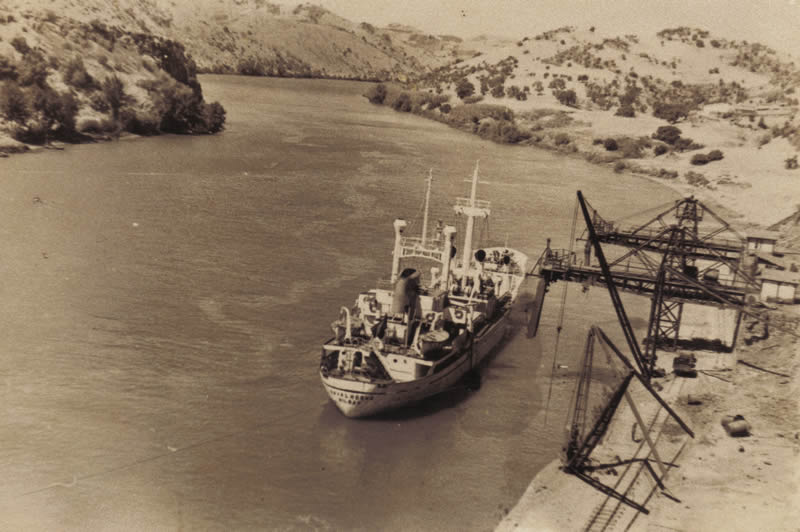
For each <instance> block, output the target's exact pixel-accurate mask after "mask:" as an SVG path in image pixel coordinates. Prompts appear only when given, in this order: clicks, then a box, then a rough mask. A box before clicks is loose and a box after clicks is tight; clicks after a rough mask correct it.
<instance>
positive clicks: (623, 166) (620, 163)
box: [614, 161, 628, 174]
mask: <svg viewBox="0 0 800 532" xmlns="http://www.w3.org/2000/svg"><path fill="white" fill-rule="evenodd" d="M627 167H628V165H627V164H625V161H617V163H616V164H615V165H614V171H615V172H616V173H618V174H619V173H621V172H624V171H625V169H626V168H627Z"/></svg>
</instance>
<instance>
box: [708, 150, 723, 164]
mask: <svg viewBox="0 0 800 532" xmlns="http://www.w3.org/2000/svg"><path fill="white" fill-rule="evenodd" d="M707 157H708V162H711V161H721V160H722V158H723V155H722V152H721V151H720V150H711V151H710V152H708V155H707Z"/></svg>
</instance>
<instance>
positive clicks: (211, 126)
mask: <svg viewBox="0 0 800 532" xmlns="http://www.w3.org/2000/svg"><path fill="white" fill-rule="evenodd" d="M225 118H226V113H225V108H224V107H222V104H221V103H219V102H211V103H207V104H204V108H203V120H204V121H205V126H206V131H207V133H211V134H214V133H219V132H220V131H222V130H223V129H225Z"/></svg>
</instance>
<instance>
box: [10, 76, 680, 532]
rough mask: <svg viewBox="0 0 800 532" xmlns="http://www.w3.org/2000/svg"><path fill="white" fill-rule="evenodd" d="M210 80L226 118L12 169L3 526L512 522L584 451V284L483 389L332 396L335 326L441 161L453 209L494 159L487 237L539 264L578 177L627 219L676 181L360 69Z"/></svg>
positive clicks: (564, 229)
mask: <svg viewBox="0 0 800 532" xmlns="http://www.w3.org/2000/svg"><path fill="white" fill-rule="evenodd" d="M202 82H203V85H204V90H205V93H206V97H207V99H209V100H215V99H218V100H220V101H221V102H222V103H223V104H224V106H225V107H226V109H227V111H228V127H227V130H226V131H225V132H224V133H223V134H220V135H217V136H202V137H183V136H165V137H158V138H137V139H132V140H123V141H119V142H111V143H103V144H99V145H82V146H71V147H69V148H68V149H67V150H65V151H63V152H53V151H45V152H40V153H36V154H29V155H23V156H14V157H11V158H9V159H4V160H0V176H1V178H0V179H1V181H0V207H2V209H0V211H2V212H1V213H0V221H1V222H2V223H0V239H1V240H2V242H3V245H2V259H0V272H2V283H1V284H0V290H1V292H0V293H2V302H3V305H2V308H1V309H0V318H1V319H2V331H3V332H2V344H0V347H1V348H2V355H0V400H1V401H2V404H0V474H1V475H2V478H3V482H2V483H0V529H3V530H179V529H186V530H195V529H214V530H222V529H225V530H228V529H235V530H251V529H253V530H255V529H261V530H263V529H268V530H272V529H279V530H490V529H492V528H493V527H494V526H495V525H496V524H497V523H498V522H499V520H500V519H501V517H502V516H503V514H504V513H505V512H506V511H507V510H508V509H509V508H510V507H512V506H513V505H514V504H515V502H516V501H517V499H518V498H519V497H520V496H521V494H522V493H523V492H524V490H525V488H526V486H527V485H528V483H529V482H530V480H531V478H532V477H533V476H534V475H535V473H536V472H537V471H538V470H539V469H540V468H541V467H542V466H543V465H544V464H546V463H547V462H549V461H550V460H552V459H553V458H555V457H556V456H557V453H558V451H559V449H560V447H561V444H562V436H563V426H564V412H565V411H566V409H567V403H568V402H569V393H570V391H571V386H572V384H571V383H572V382H573V380H574V379H571V378H570V373H569V370H566V371H562V373H561V374H560V375H559V378H557V379H556V380H555V381H554V385H553V387H552V389H550V388H549V375H550V365H551V362H552V356H553V352H554V350H555V343H556V333H555V331H556V325H557V322H558V314H559V309H560V301H559V300H560V295H561V288H560V287H558V286H556V287H554V288H552V289H551V295H550V296H549V297H548V303H547V305H546V308H545V313H544V317H543V323H542V330H541V333H540V334H539V336H538V337H537V338H534V339H527V338H526V337H525V335H524V334H517V335H515V336H514V337H513V338H512V339H511V340H510V341H509V342H508V343H507V344H506V345H505V347H504V349H502V350H501V351H499V352H498V353H497V354H496V355H495V356H494V358H493V359H492V360H491V362H490V363H489V365H488V366H487V367H486V368H484V370H483V386H482V388H481V389H480V390H479V391H477V392H467V391H465V390H454V391H452V392H450V393H446V394H443V395H442V396H439V397H436V398H434V399H432V400H430V401H428V402H426V403H425V404H423V405H421V406H418V407H414V408H407V409H404V410H401V411H398V412H395V413H393V414H391V415H386V416H382V417H379V418H375V419H367V420H348V419H346V418H344V417H343V416H341V415H340V414H339V413H338V411H337V410H336V409H335V407H334V406H333V405H332V404H331V403H330V402H329V401H328V400H327V398H326V396H325V394H324V391H323V389H322V386H321V384H320V382H319V377H318V374H317V368H318V356H319V351H320V348H319V346H320V343H321V342H322V341H324V340H325V339H326V338H327V337H328V336H329V324H330V322H331V321H332V320H333V319H335V317H336V315H337V313H338V308H339V307H340V306H342V305H350V304H352V303H353V301H354V298H355V296H356V294H357V293H358V291H360V290H363V289H366V288H369V287H371V286H374V284H375V283H376V281H378V280H379V279H384V278H386V277H388V272H389V269H390V264H391V255H390V250H391V243H392V229H391V222H392V220H393V219H394V218H395V217H405V218H407V219H411V218H413V217H415V216H416V215H418V214H419V212H420V206H421V202H422V195H423V187H424V185H423V180H424V178H425V177H426V175H427V173H428V169H430V168H432V169H433V175H434V179H435V182H434V193H433V200H432V203H433V210H434V212H437V213H446V212H447V209H448V205H450V202H451V201H452V198H453V197H454V196H455V195H456V194H459V193H460V194H462V195H463V194H465V193H466V191H467V183H465V182H464V179H466V178H468V177H469V176H470V174H471V172H472V169H473V167H474V165H475V163H476V160H478V159H479V160H480V167H481V175H482V179H483V180H484V181H486V184H483V185H481V186H480V190H479V192H480V194H479V195H480V196H481V197H482V198H485V199H489V200H491V201H492V202H493V205H494V211H493V216H492V221H491V226H490V228H489V236H490V238H494V239H496V240H499V241H507V242H508V244H509V245H511V246H513V247H516V248H518V249H521V250H524V251H527V252H529V253H530V255H531V256H532V257H534V258H536V257H538V256H539V254H540V253H541V251H542V250H543V248H544V245H545V239H546V238H547V237H552V238H553V239H554V242H555V243H556V244H557V245H559V246H562V247H563V246H566V245H567V241H568V237H569V234H570V227H571V220H572V216H573V209H574V205H575V200H574V198H575V190H576V189H578V188H581V189H582V190H583V191H584V193H585V195H586V196H587V197H588V198H589V199H590V201H591V202H592V204H593V205H594V206H595V207H597V208H598V209H600V210H601V211H602V213H603V214H604V215H606V216H607V217H608V218H614V217H615V216H622V215H625V214H628V213H631V212H633V211H636V210H639V209H641V208H643V207H647V206H653V205H659V204H662V203H664V202H665V201H669V200H670V199H671V198H673V197H674V195H673V194H672V193H671V192H669V191H668V190H666V189H665V188H663V187H660V186H658V185H656V184H652V183H649V182H647V181H643V180H639V179H635V178H631V177H626V176H622V175H618V174H614V173H613V172H611V171H610V170H606V169H602V168H598V167H595V166H590V165H588V164H586V163H584V162H582V161H579V160H575V159H571V158H567V157H563V156H559V155H557V154H552V153H549V152H544V151H540V150H535V149H531V148H520V147H509V146H500V145H496V144H492V143H488V142H485V141H481V140H479V139H477V138H476V137H473V136H471V135H468V134H465V133H462V132H458V131H455V130H452V129H449V128H447V127H445V126H443V125H441V124H438V123H434V122H430V121H426V120H423V119H421V118H418V117H414V116H411V115H407V114H401V113H396V112H394V111H392V110H390V109H386V108H383V107H374V106H371V105H370V104H368V103H367V102H366V100H365V99H364V98H362V97H361V96H360V95H361V93H362V92H364V90H365V88H366V86H365V85H363V84H357V83H349V82H332V81H318V80H281V79H256V78H237V77H218V76H207V77H204V78H203V79H202ZM632 191H635V195H634V194H633V193H632ZM579 227H581V226H579ZM580 288H581V287H575V288H571V289H570V290H569V292H568V297H567V306H566V307H565V308H566V312H565V321H564V329H563V331H564V332H563V333H562V334H561V338H560V339H559V346H558V353H559V363H561V364H563V365H566V366H570V368H573V373H572V377H574V365H575V360H576V359H577V357H578V356H579V355H580V351H581V349H582V345H583V341H584V338H585V334H586V328H587V327H588V324H590V323H600V324H601V325H603V326H604V327H606V328H607V330H609V332H610V333H611V334H612V336H616V337H618V338H619V337H620V335H619V334H618V330H619V327H618V326H616V320H615V317H614V313H613V311H612V309H611V307H610V304H609V300H608V296H607V294H605V292H604V291H602V290H600V289H591V290H589V291H588V292H584V291H582V290H581V289H580ZM625 301H626V303H627V302H629V304H630V308H629V314H631V315H634V316H639V315H644V313H645V312H646V309H647V305H646V302H641V301H636V300H635V298H632V299H631V298H628V299H625ZM631 309H632V310H631ZM519 316H520V315H519V314H518V315H517V319H518V321H519V322H521V321H522V320H521V319H519ZM634 321H635V324H636V325H637V326H639V327H640V328H641V325H642V320H638V321H637V320H636V319H635V320H634ZM548 395H550V399H549V402H548ZM546 405H549V409H548V410H547V413H545V406H546Z"/></svg>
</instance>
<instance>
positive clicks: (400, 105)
mask: <svg viewBox="0 0 800 532" xmlns="http://www.w3.org/2000/svg"><path fill="white" fill-rule="evenodd" d="M392 109H394V110H395V111H400V112H403V113H408V112H410V111H411V96H409V95H408V93H407V92H401V93H400V96H398V97H397V99H396V100H395V101H393V102H392Z"/></svg>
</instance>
